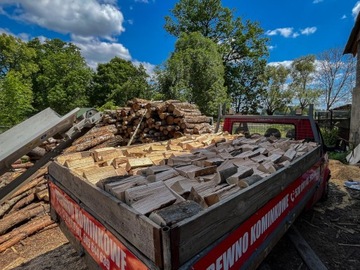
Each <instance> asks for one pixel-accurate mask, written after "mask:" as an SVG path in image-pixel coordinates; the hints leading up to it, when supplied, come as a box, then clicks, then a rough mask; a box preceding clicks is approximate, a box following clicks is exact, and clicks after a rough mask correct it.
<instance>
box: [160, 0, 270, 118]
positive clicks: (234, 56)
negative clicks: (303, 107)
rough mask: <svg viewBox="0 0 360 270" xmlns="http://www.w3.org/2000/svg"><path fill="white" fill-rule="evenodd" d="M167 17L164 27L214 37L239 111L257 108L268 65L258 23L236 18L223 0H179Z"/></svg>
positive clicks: (226, 82) (172, 32)
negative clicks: (262, 79) (261, 79)
mask: <svg viewBox="0 0 360 270" xmlns="http://www.w3.org/2000/svg"><path fill="white" fill-rule="evenodd" d="M171 13H172V16H166V17H165V20H166V23H165V29H166V30H167V31H168V32H169V33H170V34H172V35H174V36H176V37H180V34H181V33H182V32H185V33H191V32H199V33H201V34H202V35H203V36H205V37H208V38H210V39H211V40H213V41H214V42H215V43H216V44H217V46H218V47H219V50H220V52H221V56H222V61H223V65H224V66H225V77H224V78H225V86H226V87H227V90H228V94H229V95H230V96H231V97H232V101H233V106H234V107H235V109H236V111H237V112H243V113H253V112H255V111H256V109H257V107H258V105H259V102H260V97H261V94H262V89H263V88H262V87H261V81H260V79H259V78H260V75H261V74H263V71H264V68H265V66H266V60H265V59H264V57H265V56H267V47H266V43H267V39H266V38H264V37H262V34H263V30H262V29H261V28H260V27H259V25H258V24H257V23H254V22H251V21H246V22H245V23H243V22H242V20H241V18H234V16H233V12H232V10H230V9H229V8H225V7H223V6H222V5H221V1H220V0H180V1H179V2H178V3H177V4H175V7H174V8H173V9H172V10H171Z"/></svg>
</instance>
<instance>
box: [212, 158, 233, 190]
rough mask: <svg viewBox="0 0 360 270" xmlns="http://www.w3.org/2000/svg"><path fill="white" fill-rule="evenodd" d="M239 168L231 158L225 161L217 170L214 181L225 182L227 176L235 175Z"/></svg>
mask: <svg viewBox="0 0 360 270" xmlns="http://www.w3.org/2000/svg"><path fill="white" fill-rule="evenodd" d="M237 170H238V168H237V166H235V165H234V164H233V163H232V162H231V161H230V160H226V161H225V162H223V163H222V164H221V165H220V166H219V167H218V168H217V170H216V175H215V178H214V182H215V183H216V184H217V185H218V184H221V183H224V182H225V181H226V179H227V178H229V177H230V176H231V175H234V174H235V173H236V172H237Z"/></svg>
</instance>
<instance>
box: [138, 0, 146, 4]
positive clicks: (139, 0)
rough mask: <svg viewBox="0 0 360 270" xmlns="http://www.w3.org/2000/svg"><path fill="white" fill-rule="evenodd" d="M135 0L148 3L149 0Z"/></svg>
mask: <svg viewBox="0 0 360 270" xmlns="http://www.w3.org/2000/svg"><path fill="white" fill-rule="evenodd" d="M135 2H138V3H145V4H148V3H149V0H135Z"/></svg>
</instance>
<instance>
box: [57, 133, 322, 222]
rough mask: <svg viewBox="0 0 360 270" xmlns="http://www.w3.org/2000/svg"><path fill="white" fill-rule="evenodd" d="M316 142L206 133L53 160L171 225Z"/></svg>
mask: <svg viewBox="0 0 360 270" xmlns="http://www.w3.org/2000/svg"><path fill="white" fill-rule="evenodd" d="M315 147H317V145H316V144H315V143H312V142H304V141H294V140H290V139H277V138H275V137H264V136H254V137H252V138H245V137H243V136H240V137H234V136H230V135H225V134H211V135H208V134H207V135H198V136H194V135H192V136H190V135H189V136H185V137H181V138H178V139H172V140H169V141H166V142H162V143H152V144H147V145H142V146H135V147H125V148H104V149H95V150H93V151H89V152H83V153H75V154H68V155H63V156H60V157H58V159H57V161H58V162H59V163H60V164H62V165H64V166H65V167H68V168H69V169H70V170H71V171H72V172H73V173H74V174H77V175H79V176H80V177H81V178H82V179H84V181H89V182H91V183H92V184H94V185H97V186H98V187H100V188H102V189H104V190H105V191H106V192H108V193H110V194H111V195H113V196H114V197H116V198H117V199H119V200H121V201H123V202H124V203H126V204H128V205H129V206H131V207H133V208H134V209H135V210H136V211H138V212H139V213H140V214H143V215H146V216H148V217H149V218H151V219H152V220H153V221H155V222H157V223H158V224H159V225H171V224H174V223H176V222H178V221H180V220H182V219H184V218H187V217H189V216H191V215H195V214H197V213H198V212H199V211H201V210H202V209H205V208H207V207H209V206H211V205H214V204H216V203H218V202H220V201H221V200H223V199H225V198H227V197H229V196H233V195H234V194H237V193H238V192H241V190H242V189H245V188H249V187H250V188H251V186H252V185H254V184H255V183H257V182H258V181H261V180H262V179H264V178H265V177H268V176H270V175H271V174H274V173H275V172H276V171H277V170H279V169H281V168H284V167H286V166H288V165H289V164H290V163H291V162H292V161H294V160H295V159H297V158H298V157H301V156H302V155H304V154H305V153H307V152H309V151H311V150H313V149H314V148H315Z"/></svg>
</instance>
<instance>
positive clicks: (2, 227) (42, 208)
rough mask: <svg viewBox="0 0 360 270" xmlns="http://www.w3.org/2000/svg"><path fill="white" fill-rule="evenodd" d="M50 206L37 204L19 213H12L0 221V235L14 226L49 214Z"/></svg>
mask: <svg viewBox="0 0 360 270" xmlns="http://www.w3.org/2000/svg"><path fill="white" fill-rule="evenodd" d="M49 209H50V206H49V205H47V204H46V205H44V204H42V203H37V204H34V205H30V206H29V207H25V208H24V209H21V210H20V211H17V212H14V213H12V214H10V215H7V216H6V217H4V218H2V219H1V220H0V234H4V233H5V232H6V231H8V230H9V229H11V228H12V227H14V226H15V225H16V224H19V223H22V222H24V221H26V220H29V219H31V218H32V217H35V216H37V215H40V214H43V213H47V212H49Z"/></svg>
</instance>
